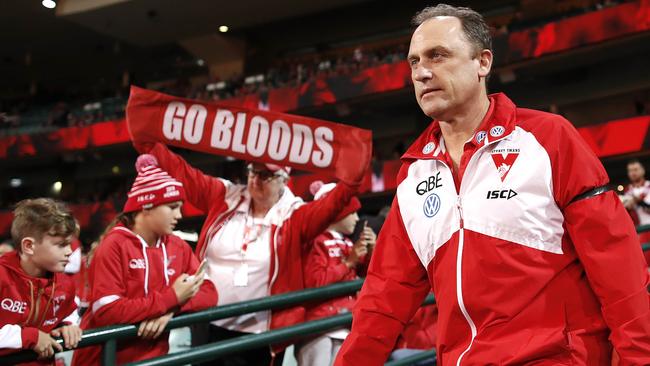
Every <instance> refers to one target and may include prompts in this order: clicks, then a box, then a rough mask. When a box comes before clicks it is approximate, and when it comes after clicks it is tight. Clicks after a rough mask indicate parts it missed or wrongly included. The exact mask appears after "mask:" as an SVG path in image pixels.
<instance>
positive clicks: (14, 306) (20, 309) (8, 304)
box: [0, 297, 27, 314]
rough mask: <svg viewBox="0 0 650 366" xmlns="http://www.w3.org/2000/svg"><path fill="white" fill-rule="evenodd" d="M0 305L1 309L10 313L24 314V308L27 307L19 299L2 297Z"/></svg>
mask: <svg viewBox="0 0 650 366" xmlns="http://www.w3.org/2000/svg"><path fill="white" fill-rule="evenodd" d="M0 304H1V305H2V310H7V311H10V312H12V313H18V314H25V309H27V303H26V302H24V301H19V300H12V299H10V298H8V297H7V298H4V299H2V302H1V303H0Z"/></svg>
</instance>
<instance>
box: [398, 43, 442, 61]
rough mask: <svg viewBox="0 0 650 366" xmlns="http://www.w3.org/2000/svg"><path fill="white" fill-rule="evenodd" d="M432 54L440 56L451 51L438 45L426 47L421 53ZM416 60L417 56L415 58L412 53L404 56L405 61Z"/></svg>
mask: <svg viewBox="0 0 650 366" xmlns="http://www.w3.org/2000/svg"><path fill="white" fill-rule="evenodd" d="M433 52H437V53H442V54H446V55H448V54H451V53H452V51H451V49H449V48H447V47H445V46H440V45H438V46H432V47H427V48H425V49H424V50H423V52H421V53H424V54H428V53H433ZM417 58H419V56H417V55H416V54H413V53H409V54H408V55H407V56H406V59H407V60H413V59H417Z"/></svg>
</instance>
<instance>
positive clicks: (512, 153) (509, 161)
mask: <svg viewBox="0 0 650 366" xmlns="http://www.w3.org/2000/svg"><path fill="white" fill-rule="evenodd" d="M518 156H519V149H494V150H492V161H494V165H495V166H496V168H497V172H498V173H499V178H501V181H502V182H503V181H505V179H506V177H507V176H508V173H509V172H510V169H511V168H512V165H513V164H514V163H515V160H517V157H518Z"/></svg>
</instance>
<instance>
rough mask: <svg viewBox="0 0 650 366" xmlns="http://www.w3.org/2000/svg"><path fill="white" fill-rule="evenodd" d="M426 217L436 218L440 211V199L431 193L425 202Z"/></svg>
mask: <svg viewBox="0 0 650 366" xmlns="http://www.w3.org/2000/svg"><path fill="white" fill-rule="evenodd" d="M423 210H424V216H426V217H434V216H435V215H436V214H437V213H438V211H439V210H440V197H438V195H437V194H435V193H431V194H430V195H428V196H427V198H426V199H425V200H424V206H423Z"/></svg>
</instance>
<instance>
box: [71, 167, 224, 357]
mask: <svg viewBox="0 0 650 366" xmlns="http://www.w3.org/2000/svg"><path fill="white" fill-rule="evenodd" d="M136 168H137V170H138V176H137V178H136V179H135V183H134V184H133V187H132V188H131V191H130V192H129V194H128V199H127V202H126V204H125V206H124V210H123V213H122V214H120V216H118V218H117V224H116V225H115V226H114V227H113V228H111V229H109V230H108V232H107V233H106V235H105V236H104V237H103V239H102V240H101V243H100V244H99V246H98V247H97V250H96V252H95V255H94V257H93V260H92V262H91V264H90V270H89V279H90V285H91V289H90V306H89V309H88V311H87V312H86V314H84V317H83V319H82V322H81V327H82V329H92V328H97V327H102V326H107V325H114V324H131V323H140V325H139V328H138V336H139V339H137V340H134V339H127V340H124V341H121V342H120V341H118V343H117V364H123V363H126V362H132V361H138V360H143V359H148V358H152V357H156V356H160V355H164V354H166V353H167V351H168V349H169V344H168V341H167V338H168V335H169V333H168V332H164V329H165V326H166V325H167V322H169V320H170V319H171V318H172V316H173V315H174V314H177V313H182V312H186V311H196V310H201V309H205V308H208V307H210V306H214V305H216V303H217V292H216V289H215V287H214V285H213V284H212V282H211V281H205V282H204V281H203V279H204V270H203V268H201V269H200V270H199V262H198V260H197V259H196V257H195V256H194V254H193V253H192V249H191V248H190V246H189V245H188V244H187V243H185V242H184V241H183V240H182V239H180V238H179V237H177V236H175V235H173V234H172V230H173V229H174V226H175V225H176V223H177V221H178V219H180V218H181V206H182V204H183V200H184V198H185V192H184V189H183V185H182V184H181V183H180V182H178V181H177V180H175V179H173V178H171V177H170V176H169V175H168V174H167V172H165V171H164V170H162V169H160V168H159V167H158V162H157V161H156V159H155V158H154V157H153V156H151V155H142V156H140V157H139V158H138V161H137V162H136ZM202 267H204V266H202ZM197 271H198V272H197ZM100 351H101V347H90V348H83V349H80V350H78V351H77V352H75V355H74V358H73V364H74V365H84V366H85V365H91V364H98V363H99V356H100Z"/></svg>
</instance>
